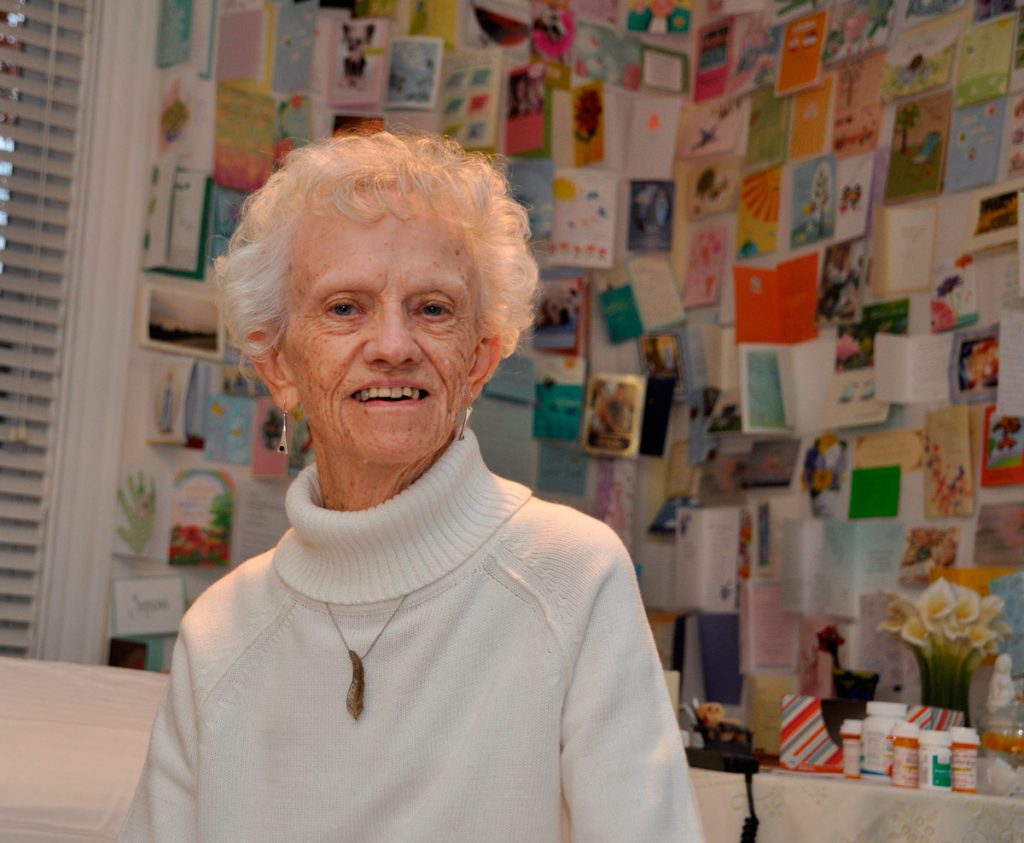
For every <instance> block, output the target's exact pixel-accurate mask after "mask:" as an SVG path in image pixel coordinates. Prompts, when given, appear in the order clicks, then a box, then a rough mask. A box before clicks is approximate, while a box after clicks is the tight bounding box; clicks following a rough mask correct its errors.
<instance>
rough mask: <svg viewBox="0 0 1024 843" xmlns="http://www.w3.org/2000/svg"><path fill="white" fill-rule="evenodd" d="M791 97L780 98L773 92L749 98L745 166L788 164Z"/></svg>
mask: <svg viewBox="0 0 1024 843" xmlns="http://www.w3.org/2000/svg"><path fill="white" fill-rule="evenodd" d="M791 102H792V98H791V97H777V96H775V92H774V91H773V90H772V89H771V88H760V89H758V90H756V91H754V93H753V94H751V95H750V122H749V124H748V129H747V157H746V161H745V163H746V165H747V167H750V168H752V169H755V168H759V167H774V166H777V165H779V164H782V163H783V162H784V161H785V160H786V149H787V148H788V142H789V112H790V103H791Z"/></svg>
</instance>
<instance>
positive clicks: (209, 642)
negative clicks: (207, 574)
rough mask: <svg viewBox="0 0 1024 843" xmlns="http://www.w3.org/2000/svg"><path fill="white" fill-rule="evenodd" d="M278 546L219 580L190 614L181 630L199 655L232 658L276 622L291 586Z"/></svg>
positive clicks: (199, 599) (214, 658)
mask: <svg viewBox="0 0 1024 843" xmlns="http://www.w3.org/2000/svg"><path fill="white" fill-rule="evenodd" d="M273 557H274V550H273V549H272V550H268V551H267V552H266V553H263V554H260V555H259V556H254V557H253V558H252V559H249V560H248V561H246V562H243V563H242V564H241V565H239V566H238V567H237V568H235V569H234V570H233V571H231V572H230V573H229V574H227V575H226V576H224V577H221V578H220V579H219V580H217V581H216V582H214V583H213V584H212V585H211V586H210V587H209V588H207V589H206V590H205V591H203V593H202V594H200V595H199V597H198V598H197V599H196V601H195V602H194V603H193V604H192V606H191V607H190V608H189V610H188V612H186V613H185V617H184V619H183V620H182V623H181V635H182V636H183V637H184V638H185V640H186V642H187V644H188V646H189V649H190V650H191V651H192V656H193V659H194V660H198V661H199V662H202V661H206V660H210V661H217V662H219V661H222V660H224V659H225V658H227V659H228V660H230V658H231V657H232V656H233V655H237V654H238V653H239V652H241V651H243V650H245V649H246V648H247V647H248V646H249V645H250V644H251V643H252V642H253V641H254V640H255V639H256V638H258V637H259V636H260V634H261V633H262V632H263V631H264V630H266V629H267V628H268V626H271V625H273V623H274V619H275V618H277V617H279V616H280V615H281V614H282V612H283V611H285V610H286V608H287V603H288V602H289V601H287V591H286V590H285V589H284V588H282V587H281V584H280V581H279V580H278V578H277V574H276V572H275V571H274V569H273V565H272V564H271V563H272V560H273Z"/></svg>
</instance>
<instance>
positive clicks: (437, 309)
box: [423, 304, 448, 316]
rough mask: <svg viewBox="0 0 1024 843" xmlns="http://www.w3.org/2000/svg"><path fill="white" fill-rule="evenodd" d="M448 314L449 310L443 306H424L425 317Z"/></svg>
mask: <svg viewBox="0 0 1024 843" xmlns="http://www.w3.org/2000/svg"><path fill="white" fill-rule="evenodd" d="M446 313H448V308H446V307H445V306H444V305H443V304H427V305H424V306H423V314H424V315H425V316H444V315H445V314H446Z"/></svg>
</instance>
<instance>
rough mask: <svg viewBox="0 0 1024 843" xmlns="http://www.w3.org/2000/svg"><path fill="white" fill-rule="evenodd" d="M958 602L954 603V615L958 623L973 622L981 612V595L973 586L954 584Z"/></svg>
mask: <svg viewBox="0 0 1024 843" xmlns="http://www.w3.org/2000/svg"><path fill="white" fill-rule="evenodd" d="M954 589H955V592H954V593H955V595H956V603H955V604H954V605H953V617H954V618H956V620H957V623H961V624H972V623H974V622H975V621H976V620H978V616H979V614H980V613H981V595H980V594H978V592H976V591H975V590H974V589H972V588H960V587H959V586H954Z"/></svg>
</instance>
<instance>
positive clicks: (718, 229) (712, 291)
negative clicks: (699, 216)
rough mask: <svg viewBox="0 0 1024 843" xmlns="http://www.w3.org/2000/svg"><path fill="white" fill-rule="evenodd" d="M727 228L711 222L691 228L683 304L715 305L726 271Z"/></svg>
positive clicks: (725, 224)
mask: <svg viewBox="0 0 1024 843" xmlns="http://www.w3.org/2000/svg"><path fill="white" fill-rule="evenodd" d="M730 229H731V226H730V225H729V224H728V223H724V222H712V223H706V224H704V225H701V226H699V227H696V228H694V229H692V230H691V234H690V253H689V260H688V262H687V267H686V278H685V280H684V282H683V307H685V308H691V307H707V306H709V305H714V304H718V299H719V294H720V289H721V285H722V281H723V279H725V277H726V273H727V271H728V263H729V256H730V251H729V235H730Z"/></svg>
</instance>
